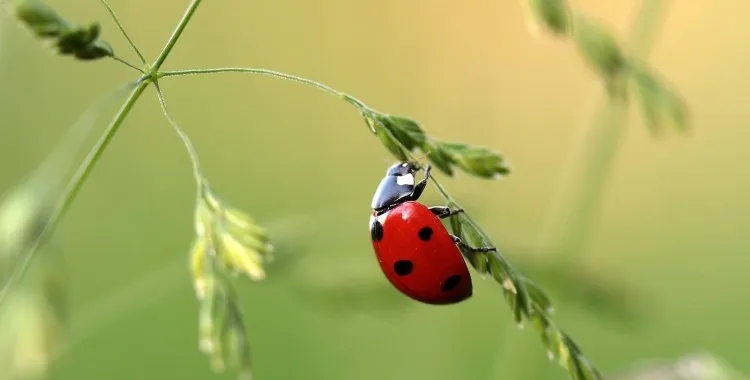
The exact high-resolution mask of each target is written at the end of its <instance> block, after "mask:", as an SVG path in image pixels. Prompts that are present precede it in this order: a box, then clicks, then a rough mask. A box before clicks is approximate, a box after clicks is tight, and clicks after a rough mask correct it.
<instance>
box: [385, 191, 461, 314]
mask: <svg viewBox="0 0 750 380" xmlns="http://www.w3.org/2000/svg"><path fill="white" fill-rule="evenodd" d="M370 232H371V235H372V239H373V247H374V250H375V254H376V256H377V259H378V263H379V264H380V268H381V269H382V271H383V273H384V274H385V276H386V278H388V280H389V281H390V282H391V284H393V286H394V287H396V288H397V289H398V290H399V291H401V292H402V293H404V294H405V295H407V296H409V297H411V298H413V299H415V300H417V301H420V302H424V303H428V304H452V303H457V302H460V301H463V300H465V299H467V298H469V297H471V295H472V283H471V277H470V274H469V271H468V269H467V267H466V263H465V262H464V259H463V256H462V255H461V252H460V251H459V250H458V248H457V247H456V245H455V242H454V241H453V238H452V237H451V236H450V235H449V234H448V231H447V230H446V229H445V227H444V226H443V224H442V223H441V222H440V219H439V218H438V217H437V216H435V215H434V214H433V213H432V212H431V211H430V210H429V209H428V208H427V207H425V206H424V205H422V204H420V203H417V202H405V203H403V204H402V205H400V206H398V207H396V208H395V209H393V210H391V211H390V212H388V213H386V214H383V215H380V216H378V217H377V218H376V217H375V216H373V217H371V218H370Z"/></svg>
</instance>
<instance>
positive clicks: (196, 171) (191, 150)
mask: <svg viewBox="0 0 750 380" xmlns="http://www.w3.org/2000/svg"><path fill="white" fill-rule="evenodd" d="M154 87H155V88H156V96H157V97H158V98H159V105H161V110H162V112H163V113H164V117H166V118H167V122H169V124H170V125H171V126H172V129H174V131H175V132H177V135H179V136H180V139H182V143H183V144H184V145H185V149H187V152H188V155H189V156H190V162H191V163H192V164H193V176H194V177H195V182H196V183H197V184H198V187H199V190H200V187H201V184H202V183H203V174H202V172H201V168H200V161H199V160H198V152H197V151H196V150H195V147H194V146H193V143H192V142H191V141H190V138H189V137H188V135H187V133H185V131H184V130H183V129H182V128H181V127H180V125H179V124H177V122H176V121H175V120H174V119H173V118H172V115H170V114H169V111H168V110H167V102H166V101H165V100H164V93H163V92H162V91H161V87H160V86H159V83H158V82H154Z"/></svg>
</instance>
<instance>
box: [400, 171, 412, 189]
mask: <svg viewBox="0 0 750 380" xmlns="http://www.w3.org/2000/svg"><path fill="white" fill-rule="evenodd" d="M396 183H397V184H399V185H401V186H403V185H409V186H414V175H413V174H411V173H409V174H404V175H400V176H398V177H396Z"/></svg>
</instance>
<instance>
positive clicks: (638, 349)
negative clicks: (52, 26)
mask: <svg viewBox="0 0 750 380" xmlns="http://www.w3.org/2000/svg"><path fill="white" fill-rule="evenodd" d="M48 3H49V4H50V5H52V6H54V7H56V8H57V9H58V10H60V11H61V12H62V13H64V14H65V15H66V16H67V17H68V18H70V19H71V20H74V21H78V22H86V21H89V20H100V21H101V22H102V24H103V37H104V38H105V39H107V40H108V41H110V42H111V43H112V44H113V46H114V47H115V50H116V51H117V52H118V53H120V55H123V56H124V57H126V58H127V59H129V60H131V61H134V62H135V61H137V60H136V59H135V57H134V55H133V54H131V53H130V52H129V51H128V48H127V45H126V42H125V40H124V39H123V38H122V37H121V36H120V35H119V34H118V32H117V29H116V27H115V25H114V23H113V22H112V21H111V20H110V19H109V18H108V15H107V14H106V12H105V9H104V8H103V7H102V6H100V4H99V3H98V2H97V1H94V0H87V1H78V2H66V1H62V0H48ZM671 3H672V4H671V6H670V7H669V8H668V12H667V13H666V17H665V18H664V19H663V20H661V25H660V27H659V31H658V32H657V34H656V39H655V42H654V47H653V51H652V54H651V55H650V58H649V61H650V62H651V63H652V65H653V66H654V67H655V68H656V69H657V70H658V71H659V72H661V73H663V75H664V76H666V77H667V78H668V79H669V81H670V82H671V83H673V84H674V85H675V86H676V87H677V88H678V89H679V90H680V92H681V93H682V94H683V95H684V96H685V97H686V99H687V100H688V102H689V105H690V108H691V113H692V126H693V131H692V133H690V134H689V135H679V134H668V135H667V136H666V137H663V138H659V139H656V138H654V137H653V136H652V135H650V134H649V132H648V131H647V129H646V128H645V126H644V123H643V121H642V118H641V114H640V113H639V110H638V108H636V107H632V109H631V112H630V113H629V116H630V118H629V121H628V123H627V133H626V134H625V135H624V136H623V140H622V141H621V144H620V150H619V152H617V156H616V161H615V163H614V165H613V167H612V170H611V172H610V173H609V177H608V180H607V187H606V191H605V192H604V194H603V196H602V204H601V207H600V209H599V211H598V218H597V219H596V221H595V223H593V227H592V228H591V230H590V233H589V235H588V242H587V244H586V246H585V251H583V252H578V253H577V254H576V256H575V257H576V258H575V265H574V267H575V268H577V269H576V272H575V273H576V274H572V275H567V277H566V276H565V275H560V274H559V273H557V272H556V270H555V269H554V268H552V267H550V265H551V264H550V263H553V262H556V261H555V260H557V259H556V258H555V252H554V251H549V252H547V251H544V252H543V251H537V250H534V252H531V251H532V250H530V249H526V248H525V247H530V246H532V245H533V244H534V243H535V242H536V241H537V237H538V235H539V234H540V232H541V230H542V228H544V225H545V220H546V219H545V218H546V215H547V213H548V211H549V209H550V207H552V202H553V200H554V198H555V194H556V192H557V189H558V187H559V183H560V173H561V172H562V171H563V170H564V166H565V165H569V164H570V162H571V161H570V160H569V157H570V156H571V155H572V154H575V153H574V149H577V147H578V146H579V144H578V138H579V135H580V134H581V133H582V132H581V131H582V130H583V129H585V128H588V127H589V125H588V124H587V122H586V121H587V120H588V119H589V118H590V115H591V109H590V108H591V107H590V105H591V104H592V102H593V100H594V96H595V94H596V89H597V88H598V87H599V82H598V79H597V77H596V76H595V75H594V73H593V72H592V71H591V70H590V69H589V67H588V66H586V65H585V64H584V63H583V62H582V60H581V58H580V56H579V55H578V54H577V52H576V50H575V48H574V46H573V45H572V44H570V43H568V42H565V41H562V40H557V39H553V38H550V37H549V36H547V35H546V34H538V33H537V34H535V33H532V32H530V30H529V28H528V25H527V23H526V14H525V13H524V12H525V11H524V8H523V6H522V4H521V2H520V1H496V0H481V1H471V2H457V1H445V0H431V1H427V0H422V1H409V2H404V1H396V0H383V1H378V2H354V1H343V0H319V1H314V2H312V1H309V2H300V1H293V0H279V1H273V2H271V1H265V2H264V1H247V2H236V1H235V2H228V1H227V2H211V1H209V2H205V4H203V5H202V6H201V8H200V9H199V12H198V13H197V15H196V16H195V18H194V20H193V22H192V23H191V24H190V25H189V27H188V28H187V30H186V31H185V33H184V35H183V37H182V39H181V41H180V42H179V44H178V46H177V47H176V49H175V50H174V52H173V54H172V56H171V57H170V58H169V59H168V61H167V63H166V65H165V69H181V68H194V67H220V66H248V67H262V68H271V69H275V70H280V71H285V72H288V73H291V74H296V75H301V76H305V77H308V78H312V79H315V80H318V81H321V82H323V83H326V84H328V85H330V86H332V87H334V88H337V89H339V90H341V91H344V92H347V93H350V94H353V95H354V96H356V97H358V98H360V99H362V100H363V101H365V102H366V103H367V104H369V105H370V106H372V107H374V108H376V109H378V110H381V111H384V112H388V113H393V114H399V115H408V116H411V117H413V118H415V119H417V120H419V121H420V122H421V123H422V124H423V126H424V128H425V129H426V130H427V131H428V133H429V134H431V135H433V136H435V137H438V138H442V139H446V140H456V141H463V142H466V143H471V144H478V145H486V146H490V147H492V148H494V149H496V150H498V151H500V152H502V153H503V155H504V156H505V157H506V159H507V160H508V163H509V165H510V168H511V170H512V174H511V175H510V176H508V177H507V178H505V179H504V180H502V181H484V180H480V179H476V178H472V177H469V176H467V175H464V174H459V175H458V176H456V177H455V178H453V179H449V178H446V177H445V176H441V177H440V178H441V180H443V183H444V185H446V186H447V187H448V189H449V190H450V192H451V193H452V194H453V196H454V197H456V198H457V199H458V200H459V202H460V203H461V204H462V205H463V206H464V207H465V208H466V209H467V210H468V211H469V212H470V213H471V214H472V215H473V216H474V218H475V219H477V220H478V221H479V222H480V224H481V225H482V226H483V227H484V228H485V229H486V231H487V232H488V233H489V234H490V235H491V236H493V238H494V240H495V241H496V242H498V243H499V244H500V246H501V247H502V248H503V249H504V251H505V253H506V255H507V256H508V258H509V259H510V260H511V261H512V262H514V263H517V266H518V267H519V268H520V269H522V270H523V271H524V272H527V273H529V274H530V276H531V277H533V278H534V279H535V280H537V281H538V282H539V283H540V284H542V286H543V287H544V288H545V289H546V290H547V291H548V292H549V294H550V295H551V296H552V298H553V301H554V302H555V303H556V305H557V316H556V320H557V321H558V323H559V324H560V325H561V326H562V327H563V328H564V329H565V330H566V331H567V332H568V333H570V334H571V335H572V336H573V337H574V339H576V341H577V342H578V343H579V344H580V346H581V347H582V349H583V350H584V352H585V353H586V354H587V356H588V357H589V358H590V359H591V360H592V361H593V362H594V363H596V364H597V365H598V367H600V368H601V369H602V370H603V371H605V372H607V373H616V372H619V371H622V370H625V369H628V368H630V366H631V365H633V364H634V363H638V362H641V361H643V360H651V359H663V358H667V359H668V358H676V357H678V356H680V355H683V354H685V353H689V352H693V351H704V350H705V351H710V352H712V353H714V354H716V355H718V356H721V357H723V358H724V359H726V360H727V361H729V362H730V363H732V365H734V366H736V367H737V368H739V369H741V370H744V371H750V361H748V360H747V358H748V349H747V342H748V341H750V329H748V328H747V324H746V322H747V320H748V316H749V314H750V307H748V306H747V301H746V299H747V294H748V293H747V288H748V286H750V277H748V276H747V268H748V266H750V256H749V255H747V250H748V249H750V238H749V237H748V234H747V232H746V228H747V226H748V225H750V196H748V194H750V171H748V170H746V169H745V162H747V161H748V160H749V159H750V151H745V147H746V146H747V142H748V141H750V129H748V128H747V124H748V123H750V108H748V107H747V99H748V95H749V94H748V89H750V75H748V74H747V73H748V67H749V65H750V50H749V49H750V48H747V47H746V45H747V44H746V43H745V42H746V41H748V40H750V28H748V27H746V26H743V25H744V23H745V21H746V18H747V17H746V15H747V14H748V13H749V12H750V3H748V2H747V1H744V0H716V1H707V0H704V1H697V0H694V1H674V2H671ZM574 4H575V5H576V6H577V7H578V8H579V9H580V10H582V11H583V12H586V13H587V14H589V15H591V16H594V17H597V18H600V19H601V20H603V21H604V22H606V23H607V24H608V25H609V26H610V27H611V29H612V30H613V31H614V32H615V33H617V34H618V36H621V37H625V36H627V34H628V33H629V32H628V27H629V25H630V24H631V22H632V19H633V17H634V12H635V9H636V8H637V7H638V6H639V4H640V2H639V1H634V0H621V1H607V2H599V1H593V0H580V1H577V2H575V3H574ZM111 5H112V6H113V7H114V8H115V10H116V11H117V12H118V13H119V16H120V18H121V19H122V21H123V22H124V24H125V26H126V27H127V29H128V30H129V32H130V33H131V35H132V37H133V39H134V40H135V41H136V43H137V44H138V45H139V47H140V48H141V50H142V51H144V53H145V54H147V56H148V57H155V55H156V54H157V53H158V52H159V51H160V49H161V47H162V46H163V43H164V42H165V41H166V39H167V37H168V36H169V34H170V33H171V29H172V27H173V26H174V24H175V23H176V22H177V21H178V19H179V18H180V15H181V13H182V12H183V10H184V7H185V6H186V5H187V1H182V0H181V1H175V0H163V1H160V2H158V4H154V3H145V2H141V1H126V0H111ZM1 22H2V23H3V25H2V28H1V29H2V32H0V33H2V39H1V40H0V41H1V42H0V187H2V188H3V189H9V188H11V187H12V186H14V185H15V184H17V183H18V182H19V181H21V180H22V179H23V178H24V175H25V174H26V173H27V172H28V171H30V170H32V169H33V168H34V167H35V166H36V165H37V164H38V163H39V162H41V161H42V160H43V159H44V157H45V155H46V154H47V152H49V151H50V150H51V149H52V147H53V146H54V144H55V142H56V141H58V140H59V139H60V138H61V136H63V134H64V133H65V131H66V130H67V128H68V127H69V125H70V124H71V123H73V122H74V121H75V119H76V118H77V117H78V115H79V114H80V113H81V112H82V111H83V110H84V109H85V107H86V106H87V105H88V104H89V103H91V102H92V101H94V100H96V99H97V98H99V97H100V96H102V95H103V94H105V93H107V92H109V91H111V90H112V89H114V88H116V87H118V86H119V85H120V84H122V83H124V82H125V81H127V80H130V79H132V78H133V74H134V72H132V71H130V70H128V69H127V68H124V67H122V66H120V65H118V64H116V63H114V62H108V61H104V62H97V63H80V62H75V61H73V60H72V59H69V58H63V57H58V56H54V55H52V54H51V53H50V51H49V50H47V49H45V48H44V47H43V46H42V45H41V44H40V43H38V42H37V41H35V40H34V39H33V38H32V37H31V36H30V34H29V33H28V32H26V31H25V30H22V29H20V28H17V27H16V25H14V23H8V20H6V19H3V20H2V21H1ZM162 85H163V88H164V91H165V94H166V96H167V100H168V102H169V103H170V107H171V110H172V113H173V116H174V117H175V118H176V120H177V121H178V122H179V123H180V124H181V125H182V126H183V128H184V129H186V130H187V132H188V133H189V134H190V136H191V138H192V139H193V140H194V142H195V144H196V146H197V149H198V151H199V154H200V157H201V160H202V164H203V166H204V171H205V173H206V175H207V176H208V178H209V179H210V180H211V181H212V183H213V185H214V187H215V188H216V190H217V191H218V192H219V193H220V194H221V195H222V196H223V197H224V198H225V199H227V200H228V201H230V202H231V203H233V204H234V205H236V206H239V207H241V208H243V209H244V210H247V211H248V212H250V213H251V214H252V215H253V216H255V217H256V218H257V219H258V220H259V222H261V223H262V224H263V225H265V226H267V227H268V229H269V230H270V232H271V233H272V234H273V236H274V238H275V240H276V242H277V246H278V248H279V253H278V256H279V260H278V261H277V262H276V263H274V264H273V265H271V266H269V267H268V272H269V279H268V280H267V281H266V282H263V283H260V284H250V283H249V282H244V283H243V285H242V286H241V287H240V289H241V292H242V298H243V306H244V309H245V320H246V323H247V325H248V326H249V335H250V339H251V342H252V346H253V360H254V363H255V364H254V366H255V375H256V378H258V379H302V378H304V379H318V378H321V379H322V378H325V379H329V380H332V379H362V380H366V379H384V378H385V379H433V380H438V379H541V378H544V379H565V378H566V377H567V375H566V374H565V372H564V371H563V370H561V369H560V368H558V366H557V364H556V363H554V362H550V361H549V360H547V358H546V354H545V349H544V348H543V346H542V345H541V343H540V342H539V340H538V337H537V335H536V333H534V332H533V331H531V330H530V329H529V328H526V329H523V330H520V329H518V328H516V326H515V325H514V324H513V323H512V322H511V319H510V313H509V309H508V306H507V304H506V303H505V300H504V299H503V298H502V296H501V294H500V291H499V287H498V285H497V284H496V283H494V282H493V281H492V280H491V279H487V280H482V279H481V278H480V277H479V276H475V277H474V281H475V295H474V297H473V298H472V299H471V300H470V301H468V302H464V303H462V304H459V305H455V306H451V307H434V306H426V305H420V304H416V303H414V302H411V301H409V300H408V299H405V297H403V296H401V295H400V294H398V293H396V291H395V290H393V289H392V288H391V287H390V285H389V284H388V283H387V282H386V280H385V278H384V277H383V276H382V274H381V272H380V270H379V268H378V266H377V264H376V262H375V259H374V256H373V253H372V249H371V246H370V242H369V237H368V232H367V229H366V219H367V213H368V212H369V209H368V205H369V202H370V199H371V196H372V192H373V191H374V188H375V186H376V185H377V183H378V181H379V179H380V177H381V176H382V174H383V173H384V170H385V168H386V167H387V165H389V164H390V163H391V161H392V158H391V157H390V156H389V155H388V153H387V152H386V150H385V149H384V148H383V147H382V146H381V145H380V144H379V142H378V141H377V139H375V138H374V136H372V135H371V134H370V133H369V132H368V131H367V129H366V127H365V124H364V123H363V122H362V120H361V119H360V118H359V116H358V114H357V112H356V111H355V110H354V109H352V108H351V107H349V106H348V105H346V104H345V103H343V102H341V101H338V100H336V99H334V98H332V97H330V96H327V95H325V94H323V93H321V92H319V91H317V90H314V89H312V88H308V87H305V86H302V85H299V84H294V83H288V82H283V81H279V80H275V79H270V78H265V77H253V76H248V75H241V74H227V75H217V76H213V77H189V78H173V79H169V80H165V81H164V82H163V83H162ZM114 110H115V109H114V107H111V108H109V109H108V110H107V113H106V114H104V115H102V118H101V120H100V123H99V124H98V126H97V129H98V130H99V131H100V130H101V129H102V128H103V127H104V125H105V123H106V121H107V120H108V117H109V116H110V115H111V114H112V113H113V112H114ZM93 137H94V136H92V140H91V141H93ZM83 149H84V150H85V149H86V148H85V147H84V148H83ZM579 164H580V162H579ZM193 196H194V188H193V182H192V178H191V174H190V165H189V161H188V158H187V155H186V154H185V152H184V149H183V147H182V145H181V143H180V141H179V139H178V138H177V137H176V135H175V134H174V133H173V131H172V130H171V129H170V128H169V125H168V124H167V122H166V121H165V120H164V118H163V116H162V115H161V113H160V111H159V108H158V104H157V102H156V97H155V94H154V93H153V92H152V91H147V93H146V94H145V96H144V97H143V98H142V99H141V101H140V102H139V103H138V105H137V106H136V108H135V109H134V111H133V112H132V114H131V116H130V117H129V118H128V119H127V122H126V123H125V125H124V126H123V128H122V129H121V131H120V133H119V134H118V135H117V138H116V139H115V141H114V143H113V144H112V145H111V147H110V148H109V149H108V150H107V152H106V154H105V156H104V157H103V158H102V160H101V161H100V162H99V164H98V166H97V168H96V170H95V172H94V173H93V175H92V176H91V178H90V180H89V181H88V182H87V184H86V185H85V187H84V189H83V191H82V192H81V194H80V198H79V199H78V200H77V201H76V203H75V205H74V207H73V208H72V209H71V211H70V212H69V213H68V214H67V217H66V218H65V220H64V221H63V223H62V224H61V225H60V227H59V229H58V230H57V231H56V233H55V235H54V239H53V243H52V244H53V246H54V247H55V248H56V249H59V250H61V251H62V252H64V254H65V256H66V258H67V260H68V264H69V267H70V275H71V285H70V286H71V288H70V291H71V294H72V295H71V297H72V298H71V307H72V313H73V331H72V333H71V334H72V336H71V339H72V341H71V347H70V350H69V351H68V352H66V354H65V355H64V356H63V357H62V358H61V359H60V360H59V361H58V362H57V363H56V365H55V367H54V369H53V372H52V378H54V379H100V378H108V379H113V380H114V379H171V378H181V379H212V378H222V375H213V374H212V373H211V371H210V368H209V365H208V360H207V359H206V358H204V357H203V356H201V355H200V353H199V352H198V349H197V348H198V345H197V310H196V307H197V303H196V301H195V299H194V295H193V291H192V288H191V286H192V285H191V282H190V281H191V279H190V277H189V273H188V271H187V254H186V252H187V249H188V248H189V244H190V242H191V239H192V219H191V218H192V206H193ZM424 200H425V201H426V202H430V203H437V202H440V201H441V199H440V198H439V196H438V194H437V193H436V192H435V191H434V189H430V190H429V191H428V193H427V195H426V196H425V198H424ZM558 272H559V271H558ZM581 273H585V274H586V275H585V276H584V275H583V274H581ZM613 287H616V288H617V289H618V291H617V292H615V293H613V294H615V295H618V294H620V293H622V292H624V293H626V294H627V295H628V296H627V297H622V296H615V297H614V298H609V299H598V300H596V301H592V300H591V297H589V296H587V295H586V294H590V293H596V290H602V291H604V292H605V293H607V292H608V291H609V290H612V289H613ZM229 377H231V375H224V378H229Z"/></svg>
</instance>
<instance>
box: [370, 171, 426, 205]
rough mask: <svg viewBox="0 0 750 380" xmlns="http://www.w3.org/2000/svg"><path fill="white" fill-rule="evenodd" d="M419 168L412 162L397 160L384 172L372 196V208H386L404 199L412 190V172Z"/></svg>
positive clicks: (413, 182)
mask: <svg viewBox="0 0 750 380" xmlns="http://www.w3.org/2000/svg"><path fill="white" fill-rule="evenodd" d="M419 170H420V167H419V165H417V164H416V163H414V162H409V161H406V162H399V163H396V164H394V165H392V166H391V167H389V168H388V170H387V171H386V173H385V177H383V179H382V180H381V181H380V185H379V186H378V188H377V190H376V191H375V195H374V196H373V198H372V208H373V210H384V209H388V208H390V207H392V206H394V205H397V204H399V203H400V202H402V201H404V200H406V198H407V197H409V196H411V195H412V193H413V192H414V185H415V182H416V181H415V178H414V174H415V173H416V172H417V171H419Z"/></svg>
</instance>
